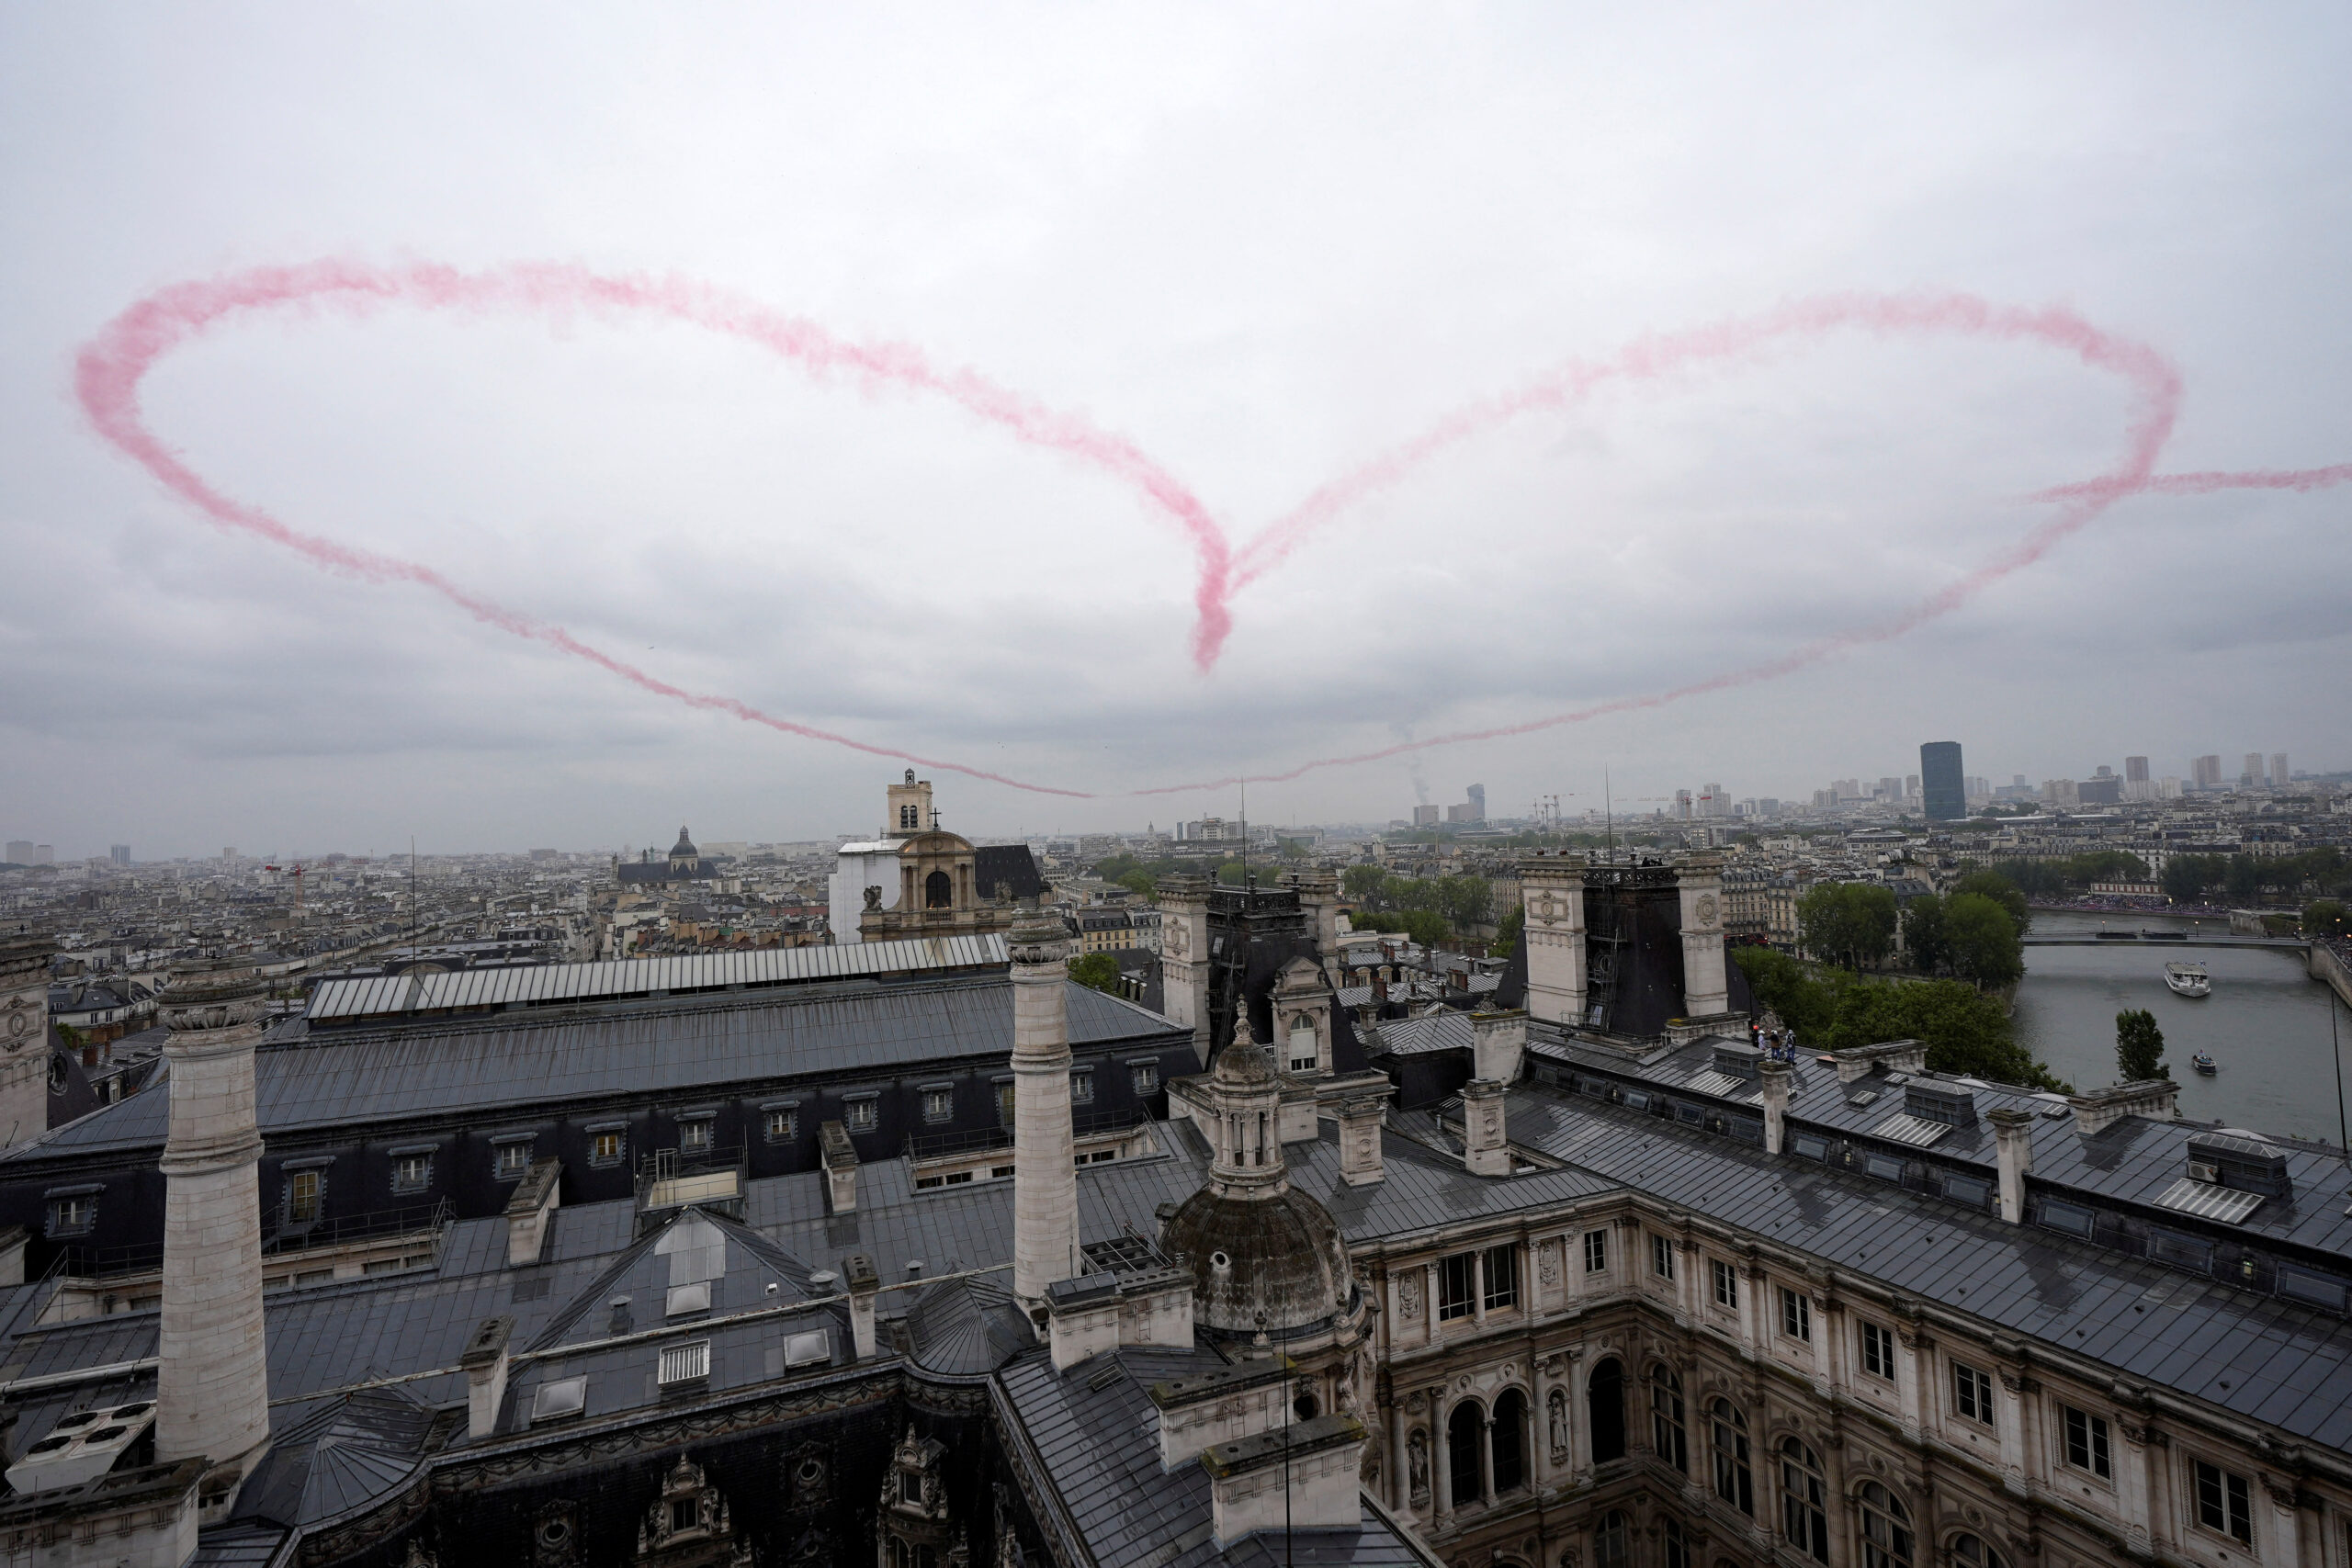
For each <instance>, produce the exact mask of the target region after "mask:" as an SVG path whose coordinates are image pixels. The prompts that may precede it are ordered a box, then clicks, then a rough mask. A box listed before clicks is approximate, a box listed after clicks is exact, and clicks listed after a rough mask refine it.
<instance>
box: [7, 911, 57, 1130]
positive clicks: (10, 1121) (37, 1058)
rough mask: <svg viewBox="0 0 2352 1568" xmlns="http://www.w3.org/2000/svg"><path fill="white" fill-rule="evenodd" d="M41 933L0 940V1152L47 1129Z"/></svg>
mask: <svg viewBox="0 0 2352 1568" xmlns="http://www.w3.org/2000/svg"><path fill="white" fill-rule="evenodd" d="M55 945H56V944H55V943H54V942H51V940H50V939H49V937H48V935H47V934H46V933H44V932H40V931H21V932H18V933H17V934H15V935H12V936H6V937H0V1148H7V1147H9V1146H10V1145H15V1144H21V1143H23V1142H24V1141H25V1140H26V1139H28V1138H35V1137H39V1136H40V1134H42V1133H45V1132H47V1131H48V1130H49V960H50V956H51V953H52V952H53V950H54V948H55Z"/></svg>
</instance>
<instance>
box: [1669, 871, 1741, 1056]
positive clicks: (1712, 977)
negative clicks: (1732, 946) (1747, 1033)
mask: <svg viewBox="0 0 2352 1568" xmlns="http://www.w3.org/2000/svg"><path fill="white" fill-rule="evenodd" d="M1674 882H1675V886H1676V888H1677V890H1678V891H1679V893H1680V895H1681V902H1682V1016H1683V1017H1685V1018H1713V1017H1716V1016H1718V1015H1719V1014H1721V1013H1724V1012H1725V1011H1728V1010H1730V1007H1731V991H1730V981H1729V977H1728V976H1726V975H1725V974H1724V922H1723V891H1724V866H1723V861H1722V860H1721V859H1720V858H1719V857H1717V856H1714V855H1694V856H1692V857H1691V859H1690V860H1687V861H1685V862H1683V863H1682V864H1681V865H1679V866H1678V867H1676V868H1675V875H1674Z"/></svg>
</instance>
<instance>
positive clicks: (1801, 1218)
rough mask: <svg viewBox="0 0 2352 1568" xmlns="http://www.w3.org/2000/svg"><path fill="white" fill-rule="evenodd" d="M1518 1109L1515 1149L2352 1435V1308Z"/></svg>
mask: <svg viewBox="0 0 2352 1568" xmlns="http://www.w3.org/2000/svg"><path fill="white" fill-rule="evenodd" d="M1873 1109H1875V1108H1873ZM1507 1112H1508V1118H1509V1124H1510V1134H1511V1141H1512V1142H1514V1143H1516V1144H1520V1145H1524V1146H1526V1147H1528V1148H1532V1149H1537V1150H1541V1151H1542V1152H1544V1153H1545V1154H1547V1155H1551V1156H1555V1157H1557V1158H1561V1159H1565V1160H1568V1161H1570V1162H1571V1163H1573V1164H1575V1165H1577V1166H1579V1167H1582V1168H1585V1169H1587V1170H1589V1171H1593V1172H1596V1173H1598V1174H1600V1175H1602V1176H1605V1177H1608V1178H1611V1179H1614V1180H1616V1181H1619V1182H1621V1183H1623V1185H1624V1186H1627V1187H1631V1188H1634V1189H1636V1190H1640V1191H1643V1192H1645V1193H1648V1194H1649V1195H1651V1196H1652V1197H1654V1198H1657V1199H1658V1200H1659V1201H1663V1202H1667V1203H1670V1204H1674V1205H1677V1206H1679V1207H1681V1208H1686V1209H1690V1210H1692V1211H1694V1212H1696V1213H1703V1214H1706V1215H1708V1216H1709V1217H1711V1218H1713V1219H1716V1220H1719V1221H1722V1222H1724V1223H1726V1224H1734V1225H1738V1226H1741V1227H1744V1228H1746V1229H1747V1230H1749V1231H1752V1232H1754V1233H1756V1234H1757V1235H1761V1236H1765V1237H1768V1238H1770V1239H1771V1240H1773V1241H1776V1242H1779V1243H1781V1245H1783V1246H1786V1247H1791V1248H1792V1249H1794V1250H1796V1251H1799V1252H1802V1253H1805V1254H1809V1255H1811V1256H1813V1257H1815V1258H1820V1259H1821V1260H1822V1261H1824V1262H1826V1263H1830V1264H1834V1265H1836V1266H1837V1267H1838V1268H1841V1269H1849V1270H1851V1271H1852V1272H1854V1273H1857V1274H1862V1275H1867V1276H1869V1277H1870V1278H1872V1279H1875V1280H1880V1281H1882V1282H1883V1283H1884V1284H1886V1285H1889V1286H1891V1287H1893V1288H1894V1289H1897V1290H1901V1291H1905V1292H1911V1293H1913V1294H1916V1295H1918V1296H1922V1297H1925V1298H1927V1299H1929V1300H1932V1301H1938V1302H1940V1303H1944V1304H1945V1305H1947V1306H1950V1307H1951V1308H1953V1309H1954V1310H1956V1311H1960V1312H1965V1313H1968V1314H1973V1315H1974V1316H1976V1317H1979V1318H1982V1319H1985V1320H1986V1321H1988V1322H1990V1323H1992V1324H1994V1325H1997V1326H1999V1327H2002V1328H2006V1329H2007V1330H2009V1331H2010V1332H2012V1333H2015V1334H2019V1335H2023V1336H2026V1337H2030V1338H2033V1339H2036V1340H2040V1341H2041V1343H2043V1344H2044V1345H2046V1346H2049V1347H2052V1348H2058V1349H2063V1350H2065V1351H2069V1352H2073V1353H2075V1354H2079V1355H2082V1356H2086V1357H2089V1358H2092V1359H2097V1360H2098V1361H2102V1362H2104V1363H2106V1364H2107V1365H2108V1366H2109V1367H2111V1368H2113V1369H2114V1370H2115V1371H2117V1372H2119V1373H2120V1374H2122V1375H2124V1376H2126V1377H2133V1378H2143V1379H2146V1380H2147V1381H2149V1382H2155V1383H2161V1384H2165V1385H2166V1386H2168V1387H2171V1388H2173V1389H2174V1390H2176V1391H2177V1392H2178V1393H2183V1394H2186V1395H2188V1396H2189V1397H2191V1398H2195V1399H2201V1400H2204V1401H2207V1402H2208V1403H2210V1404H2216V1405H2219V1406H2221V1407H2222V1408H2223V1409H2225V1410H2228V1411H2231V1412H2233V1413H2234V1414H2237V1415H2240V1416H2251V1417H2254V1418H2256V1419H2259V1420H2263V1421H2267V1422H2270V1423H2273V1424H2275V1425H2277V1426H2278V1427H2283V1428H2285V1429H2286V1430H2287V1431H2289V1432H2291V1433H2293V1434H2294V1435H2296V1436H2297V1437H2300V1438H2306V1439H2308V1440H2312V1441H2317V1442H2324V1443H2326V1444H2328V1445H2329V1446H2330V1447H2334V1448H2344V1447H2346V1446H2347V1445H2352V1336H2347V1335H2346V1333H2345V1327H2344V1320H2343V1319H2342V1318H2341V1317H2339V1316H2337V1315H2335V1314H2332V1313H2324V1312H2320V1311H2317V1310H2314V1309H2312V1308H2307V1307H2301V1306H2297V1305H2294V1304H2292V1303H2288V1302H2284V1301H2279V1300H2277V1299H2275V1298H2272V1297H2268V1296H2262V1295H2256V1294H2254V1293H2252V1292H2243V1291H2239V1290H2235V1289H2233V1288H2231V1287H2229V1286H2226V1285H2222V1284H2220V1283H2218V1282H2216V1281H2211V1280H2200V1279H2198V1278H2194V1277H2192V1276H2189V1275H2187V1274H2183V1273H2178V1272H2176V1271H2174V1270H2171V1269H2165V1268H2162V1267H2160V1266H2158V1265H2156V1264H2153V1263H2144V1262H2141V1261H2139V1260H2137V1259H2134V1258H2128V1257H2125V1256H2123V1255H2121V1254H2119V1253H2116V1252H2112V1251H2109V1250H2107V1249H2104V1248H2101V1247H2094V1246H2091V1245H2089V1244H2087V1243H2078V1242H2075V1241H2072V1240H2070V1239H2068V1238H2066V1237H2064V1236H2061V1235H2057V1234H2056V1233H2054V1232H2052V1231H2047V1230H2043V1229H2041V1228H2039V1227H2035V1226H2030V1225H2011V1224H2003V1223H2002V1222H2001V1221H2000V1219H1999V1218H1997V1217H1996V1216H1995V1215H1992V1214H1989V1213H1984V1212H1982V1211H1977V1210H1973V1209H1968V1208H1963V1207H1962V1206H1960V1205H1957V1204H1950V1203H1945V1202H1942V1201H1939V1200H1936V1199H1932V1198H1927V1197H1924V1196H1921V1195H1920V1194H1917V1193H1913V1192H1908V1191H1905V1190H1901V1189H1898V1188H1895V1187H1894V1186H1892V1185H1891V1184H1888V1183H1883V1182H1877V1181H1872V1180H1871V1179H1868V1178H1866V1177H1861V1176H1854V1175H1848V1174H1846V1173H1844V1172H1842V1171H1837V1170H1832V1169H1829V1168H1826V1167H1821V1166H1815V1165H1812V1164H1810V1163H1809V1162H1805V1161H1801V1160H1795V1159H1792V1158H1787V1157H1783V1158H1778V1159H1775V1158H1773V1157H1771V1156H1767V1155H1766V1154H1765V1153H1764V1152H1763V1151H1762V1150H1761V1149H1756V1148H1752V1147H1749V1146H1747V1145H1742V1144H1738V1143H1735V1142H1733V1141H1731V1140H1728V1139H1723V1138H1713V1137H1708V1136H1706V1135H1704V1134H1699V1133H1695V1132H1691V1131H1687V1130H1684V1129H1681V1128H1679V1126H1678V1125H1677V1124H1675V1123H1673V1122H1667V1121H1664V1120H1661V1119H1659V1118H1657V1117H1653V1116H1645V1115H1642V1114H1640V1113H1638V1112H1634V1111H1625V1110H1623V1109H1622V1108H1620V1107H1616V1106H1611V1105H1607V1104H1604V1103H1602V1102H1600V1101H1598V1100H1588V1099H1575V1100H1569V1099H1566V1098H1563V1097H1558V1096H1554V1095H1552V1094H1548V1093H1545V1092H1544V1091H1541V1090H1524V1091H1513V1092H1512V1093H1511V1094H1510V1096H1509V1099H1508V1102H1507Z"/></svg>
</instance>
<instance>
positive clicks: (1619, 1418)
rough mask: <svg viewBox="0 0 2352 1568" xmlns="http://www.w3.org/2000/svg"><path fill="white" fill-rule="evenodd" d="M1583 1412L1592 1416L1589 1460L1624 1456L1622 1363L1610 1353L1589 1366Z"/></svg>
mask: <svg viewBox="0 0 2352 1568" xmlns="http://www.w3.org/2000/svg"><path fill="white" fill-rule="evenodd" d="M1584 1403H1585V1412H1586V1414H1587V1415H1589V1416H1590V1417H1591V1418H1592V1462H1593V1463H1595V1464H1607V1463H1608V1462H1609V1461H1611V1460H1612V1459H1623V1458H1624V1457H1625V1366H1624V1363H1623V1362H1622V1361H1620V1360H1618V1359H1617V1358H1616V1357H1614V1356H1611V1357H1610V1358H1609V1359H1607V1360H1605V1361H1602V1362H1601V1363H1600V1365H1598V1366H1596V1367H1594V1368H1593V1369H1592V1376H1591V1377H1590V1378H1589V1380H1587V1382H1586V1383H1585V1393H1584Z"/></svg>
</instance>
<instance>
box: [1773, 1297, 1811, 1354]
mask: <svg viewBox="0 0 2352 1568" xmlns="http://www.w3.org/2000/svg"><path fill="white" fill-rule="evenodd" d="M1781 1333H1782V1334H1784V1335H1786V1336H1787V1337H1790V1338H1791V1339H1795V1340H1799V1341H1801V1342H1803V1343H1804V1344H1807V1345H1810V1344H1812V1343H1813V1298H1812V1297H1811V1296H1808V1295H1806V1294H1805V1293H1804V1292H1803V1291H1792V1290H1790V1289H1789V1288H1788V1287H1787V1286H1786V1285H1783V1286H1781Z"/></svg>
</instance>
